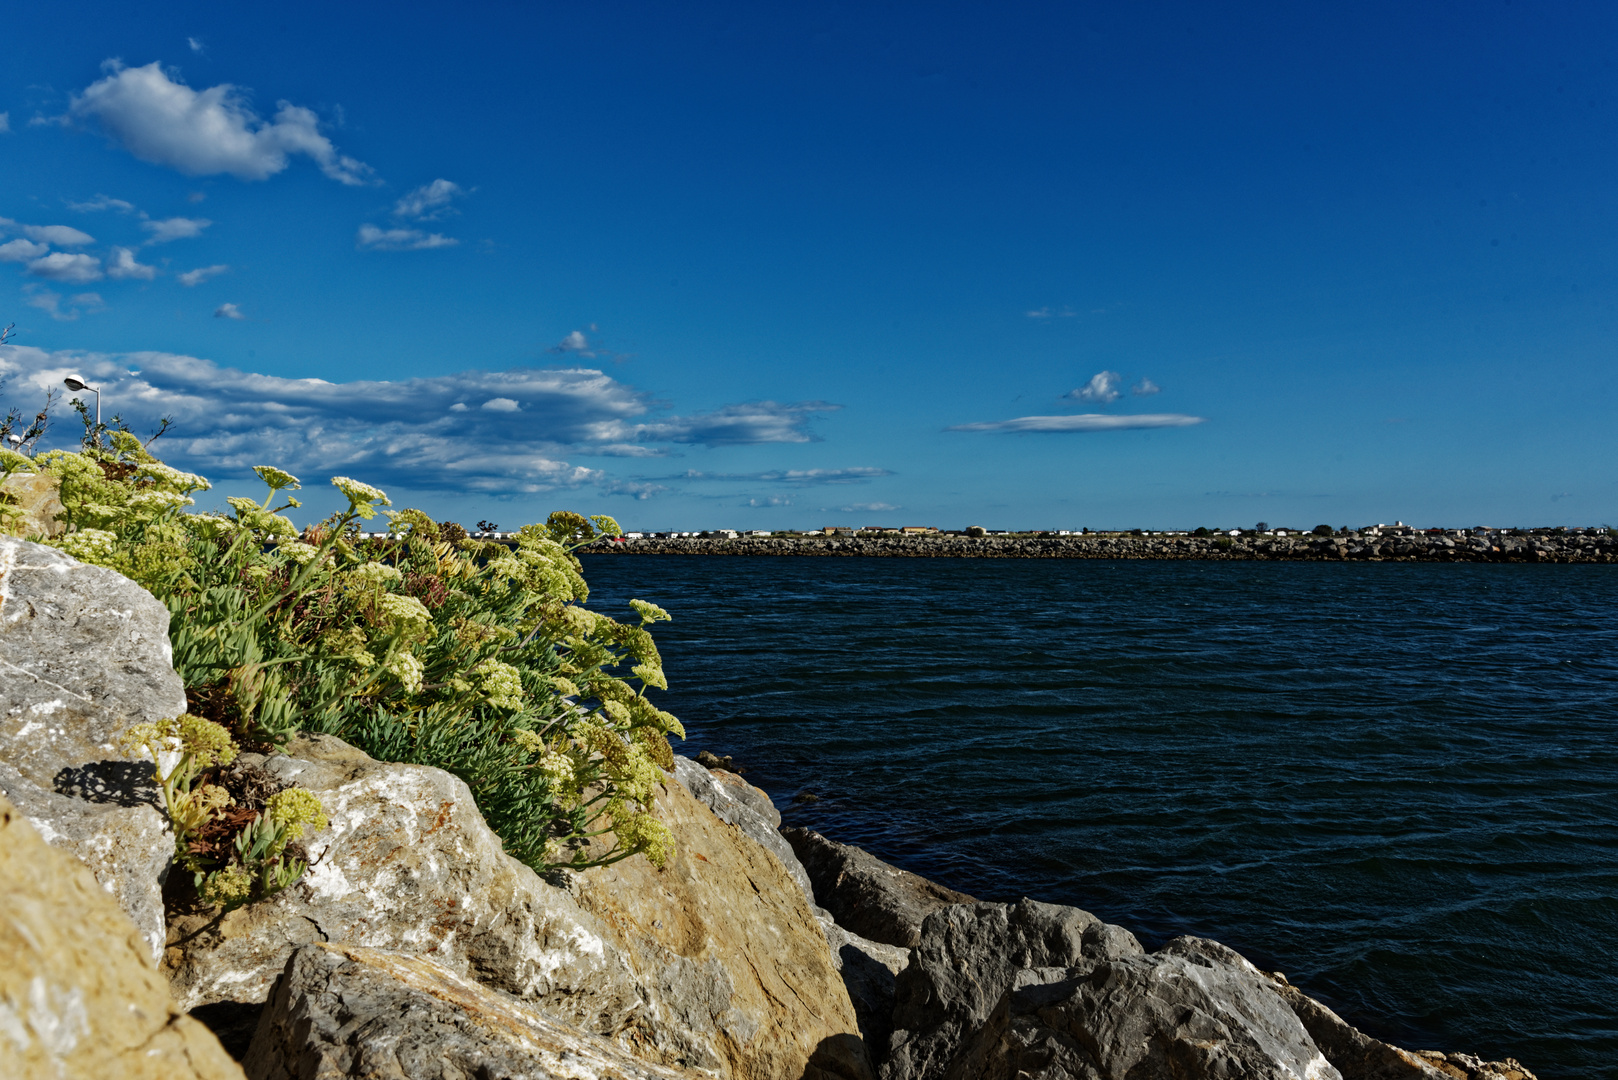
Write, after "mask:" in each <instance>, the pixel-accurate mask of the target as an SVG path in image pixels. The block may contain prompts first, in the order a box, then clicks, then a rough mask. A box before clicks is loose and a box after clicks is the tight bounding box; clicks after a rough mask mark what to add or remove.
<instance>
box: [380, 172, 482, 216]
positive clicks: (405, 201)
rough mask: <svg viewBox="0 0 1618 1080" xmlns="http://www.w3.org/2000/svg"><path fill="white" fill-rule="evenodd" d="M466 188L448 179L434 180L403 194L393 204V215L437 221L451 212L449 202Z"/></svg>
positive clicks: (462, 193) (460, 194) (463, 193)
mask: <svg viewBox="0 0 1618 1080" xmlns="http://www.w3.org/2000/svg"><path fill="white" fill-rule="evenodd" d="M465 194H466V189H465V188H463V187H461V185H459V184H457V183H454V182H453V181H449V180H434V181H433V182H432V183H430V184H425V185H423V186H421V187H419V188H417V189H416V190H414V191H412V192H409V193H408V194H406V195H405V196H403V197H402V198H401V199H400V200H399V201H398V202H396V203H394V204H393V216H394V217H406V218H414V219H415V220H417V221H437V220H438V219H439V218H441V217H443V216H444V215H445V214H446V213H450V212H452V208H451V206H450V203H451V202H452V201H454V200H455V199H457V198H459V197H460V196H462V195H465Z"/></svg>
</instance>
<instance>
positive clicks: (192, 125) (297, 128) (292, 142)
mask: <svg viewBox="0 0 1618 1080" xmlns="http://www.w3.org/2000/svg"><path fill="white" fill-rule="evenodd" d="M102 67H103V70H105V71H106V72H107V75H106V76H105V77H104V78H102V79H99V80H97V81H96V82H93V83H91V84H90V85H89V86H88V87H86V88H85V89H84V91H83V93H79V94H75V95H74V96H73V100H72V103H71V104H70V105H69V107H68V117H69V118H71V119H73V120H80V121H87V120H94V121H95V122H97V123H98V124H100V126H101V129H102V130H103V131H105V132H106V133H107V135H108V136H110V137H111V138H112V139H113V140H114V141H116V142H118V143H119V144H120V145H122V146H123V148H124V149H126V150H128V151H129V152H130V153H131V154H133V155H135V156H136V157H137V158H140V159H141V160H142V161H149V162H151V163H152V164H154V165H164V166H167V167H168V168H171V169H175V170H178V171H179V172H182V173H185V174H186V175H188V176H209V175H214V174H217V173H229V174H230V175H232V176H235V177H238V178H239V179H242V180H265V179H268V178H269V177H271V176H274V175H275V174H276V173H279V172H281V171H282V170H284V169H285V168H286V167H287V165H288V163H289V158H290V157H291V156H292V155H295V154H301V155H303V156H305V157H308V158H309V159H310V160H312V161H314V163H315V164H316V165H318V166H319V167H320V171H321V172H323V173H325V174H326V175H327V176H329V177H331V178H332V179H333V180H336V181H338V182H339V183H343V184H349V185H360V184H367V183H370V182H372V175H373V170H372V169H371V167H370V166H369V165H366V164H365V163H363V162H360V161H356V160H355V159H354V158H351V157H348V156H346V155H343V154H340V153H338V151H337V148H336V147H335V146H333V145H332V142H331V140H330V139H328V138H327V137H326V136H325V135H323V134H321V132H320V121H319V118H318V117H316V116H315V114H314V112H313V110H310V109H306V108H303V107H302V106H299V105H294V104H292V103H291V102H289V101H280V102H277V103H276V113H275V116H274V118H273V119H271V120H268V121H266V120H264V119H262V118H261V117H259V115H258V114H257V113H256V112H254V111H253V109H252V108H251V107H250V106H249V105H248V103H247V98H246V95H245V93H244V92H243V91H242V90H241V89H240V88H239V87H236V86H232V85H231V84H229V83H221V84H220V85H218V86H213V87H209V88H208V89H206V90H200V91H199V90H193V89H191V87H189V86H187V85H185V84H184V83H183V82H177V81H175V80H174V79H172V78H170V77H169V76H168V74H167V73H165V72H164V71H163V69H162V67H161V66H160V65H159V64H157V63H155V62H154V63H151V64H147V65H146V66H145V67H137V68H126V67H124V66H123V65H122V64H120V63H118V62H117V61H116V60H109V61H107V63H106V64H104V65H102Z"/></svg>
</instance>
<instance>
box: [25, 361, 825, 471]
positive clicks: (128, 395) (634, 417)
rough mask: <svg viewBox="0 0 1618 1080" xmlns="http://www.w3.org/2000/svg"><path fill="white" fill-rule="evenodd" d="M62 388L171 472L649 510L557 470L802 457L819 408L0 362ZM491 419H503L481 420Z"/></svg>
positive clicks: (564, 383) (454, 383) (554, 373)
mask: <svg viewBox="0 0 1618 1080" xmlns="http://www.w3.org/2000/svg"><path fill="white" fill-rule="evenodd" d="M132 371H135V372H138V374H131V372H132ZM73 374H77V375H79V376H80V377H82V378H85V379H87V380H91V381H94V382H95V385H97V386H99V387H100V388H101V391H102V396H103V397H104V398H105V399H106V401H107V403H108V404H109V405H112V406H113V407H114V408H116V409H117V410H118V411H120V412H122V413H123V414H124V415H125V416H126V417H127V418H129V420H130V422H131V423H132V424H135V425H136V426H137V427H140V426H149V425H151V424H154V423H155V422H156V420H157V419H158V418H159V417H161V416H172V417H174V419H175V421H176V426H175V428H174V430H173V431H172V432H171V433H170V435H168V436H165V442H168V441H170V440H171V439H172V440H173V441H172V443H171V447H170V453H171V454H172V455H174V456H175V461H176V464H182V465H185V466H186V467H189V468H200V469H202V470H203V471H204V472H207V471H210V470H212V471H216V472H217V471H221V470H223V471H227V472H229V471H234V472H241V471H243V470H245V469H247V468H249V467H250V466H253V465H259V464H263V463H265V462H272V463H276V464H279V465H281V466H282V467H284V468H288V469H290V470H292V471H293V472H295V473H296V472H300V470H304V471H305V472H306V473H308V474H312V475H315V476H320V475H327V474H330V473H346V474H347V475H351V476H355V477H361V478H364V479H366V480H369V481H372V482H375V483H381V484H393V485H397V486H402V487H405V488H410V489H415V490H448V491H482V492H494V493H505V492H518V493H521V492H539V491H551V490H557V489H563V488H569V487H577V486H579V485H582V484H591V485H596V484H599V485H602V486H603V490H612V491H618V492H621V493H627V494H635V495H636V496H637V497H646V496H648V495H650V494H656V493H657V491H659V490H664V485H663V484H661V483H660V482H659V481H658V479H657V478H631V479H619V478H614V477H611V476H609V475H608V474H607V473H605V472H603V471H602V470H599V469H592V468H587V467H583V466H579V465H576V464H572V463H570V462H569V461H568V460H567V458H568V457H569V456H571V455H573V454H576V453H594V452H596V451H599V450H601V449H604V448H608V447H614V446H616V447H626V446H633V445H644V444H657V443H665V444H667V443H688V444H689V443H697V442H711V443H713V444H715V445H734V444H736V443H741V442H755V443H756V442H805V441H808V439H809V438H810V436H809V435H808V434H807V433H806V432H805V431H804V430H803V427H804V425H805V424H806V423H807V422H808V420H809V419H810V418H811V416H812V415H813V414H815V413H817V412H819V411H822V410H824V409H826V408H829V407H830V406H827V405H825V404H824V403H821V402H810V403H807V404H777V403H774V402H754V403H750V404H747V405H736V406H727V407H724V408H721V409H716V410H714V411H713V412H709V413H699V414H696V415H693V416H669V417H663V418H659V419H652V418H649V414H650V413H651V411H652V409H653V408H654V402H653V401H652V399H651V398H650V397H649V396H648V395H646V394H643V393H641V392H640V391H638V390H635V389H634V388H632V387H630V386H628V385H626V384H624V383H622V382H619V381H618V380H616V379H614V378H612V377H611V376H609V375H607V374H605V373H604V372H602V371H598V370H594V369H590V368H517V369H513V370H508V371H460V372H455V373H452V374H447V375H441V376H436V377H433V378H423V379H407V380H401V381H398V382H379V381H378V382H350V383H332V382H327V381H325V380H323V379H288V378H281V377H277V376H270V375H258V374H253V373H251V372H244V371H239V370H236V369H232V368H225V367H219V366H218V365H216V364H214V363H212V362H210V361H208V360H202V359H198V358H196V357H191V356H180V355H175V354H173V353H159V352H140V353H117V354H102V353H79V352H69V351H63V352H48V351H45V350H42V349H36V348H33V347H30V346H20V347H17V348H14V349H7V350H5V355H4V356H3V357H0V376H5V377H7V378H14V379H16V380H18V382H20V383H22V384H25V385H30V386H38V387H40V388H44V387H48V386H53V385H55V384H57V383H59V382H60V381H61V380H62V378H63V377H64V376H65V375H73ZM504 402H513V403H515V404H516V405H517V408H515V409H512V408H508V407H505V406H504V404H503V403H504ZM491 403H502V404H498V405H492V407H489V408H485V407H484V406H485V405H491ZM654 452H655V451H654ZM613 484H617V485H620V486H618V487H616V488H613V487H610V485H613Z"/></svg>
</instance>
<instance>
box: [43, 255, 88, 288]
mask: <svg viewBox="0 0 1618 1080" xmlns="http://www.w3.org/2000/svg"><path fill="white" fill-rule="evenodd" d="M28 272H29V273H30V274H32V275H34V276H35V277H40V278H44V279H46V280H47V281H62V282H67V283H68V284H71V285H79V284H82V283H84V282H86V281H99V280H100V279H101V260H100V259H98V258H96V257H95V256H94V255H70V254H68V253H67V252H65V251H56V252H52V253H51V254H49V255H42V256H40V257H39V258H37V259H35V260H34V261H33V262H31V263H29V264H28Z"/></svg>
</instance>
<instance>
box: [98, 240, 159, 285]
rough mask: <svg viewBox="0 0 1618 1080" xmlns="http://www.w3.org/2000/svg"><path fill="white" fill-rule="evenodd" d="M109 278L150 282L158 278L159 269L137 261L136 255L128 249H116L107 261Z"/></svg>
mask: <svg viewBox="0 0 1618 1080" xmlns="http://www.w3.org/2000/svg"><path fill="white" fill-rule="evenodd" d="M107 276H108V277H110V278H116V279H118V280H120V281H126V280H129V279H131V278H138V279H140V280H141V281H150V280H152V279H153V278H154V277H156V276H157V267H155V266H147V265H145V264H144V263H140V262H137V261H135V253H134V252H133V251H131V250H130V249H129V248H126V247H115V248H113V249H112V255H111V257H110V258H109V259H108V260H107Z"/></svg>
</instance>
